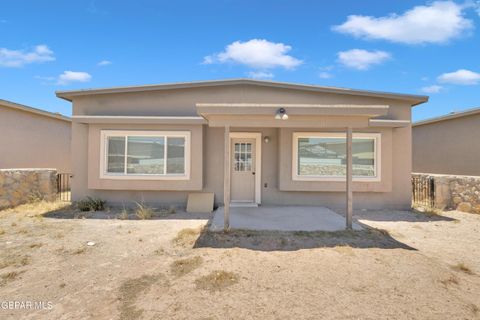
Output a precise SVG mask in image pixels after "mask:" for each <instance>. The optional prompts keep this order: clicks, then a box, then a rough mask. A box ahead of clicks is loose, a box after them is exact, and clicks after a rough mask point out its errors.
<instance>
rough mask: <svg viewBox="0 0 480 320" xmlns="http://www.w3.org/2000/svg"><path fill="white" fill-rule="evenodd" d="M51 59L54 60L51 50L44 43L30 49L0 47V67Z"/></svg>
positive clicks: (18, 65) (11, 66) (19, 65)
mask: <svg viewBox="0 0 480 320" xmlns="http://www.w3.org/2000/svg"><path fill="white" fill-rule="evenodd" d="M53 60H55V56H54V54H53V51H52V50H50V49H49V48H48V47H47V46H46V45H44V44H42V45H38V46H36V47H35V48H33V50H31V51H24V50H10V49H6V48H0V67H8V68H16V67H23V66H24V65H26V64H30V63H41V62H47V61H53Z"/></svg>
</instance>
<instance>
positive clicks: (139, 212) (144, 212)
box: [135, 202, 155, 220]
mask: <svg viewBox="0 0 480 320" xmlns="http://www.w3.org/2000/svg"><path fill="white" fill-rule="evenodd" d="M135 203H136V204H137V209H136V210H135V215H136V216H137V217H138V218H139V219H142V220H148V219H152V217H153V214H154V213H155V211H154V210H153V208H150V207H149V206H147V205H145V204H144V203H139V202H135Z"/></svg>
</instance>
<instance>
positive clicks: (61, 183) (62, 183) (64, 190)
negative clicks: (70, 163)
mask: <svg viewBox="0 0 480 320" xmlns="http://www.w3.org/2000/svg"><path fill="white" fill-rule="evenodd" d="M70 178H71V175H70V173H57V200H58V201H70V200H71V197H70Z"/></svg>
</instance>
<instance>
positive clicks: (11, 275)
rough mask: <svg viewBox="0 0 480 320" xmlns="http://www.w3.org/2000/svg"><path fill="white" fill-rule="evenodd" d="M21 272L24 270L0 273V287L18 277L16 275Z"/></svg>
mask: <svg viewBox="0 0 480 320" xmlns="http://www.w3.org/2000/svg"><path fill="white" fill-rule="evenodd" d="M23 272H25V271H20V272H18V271H12V272H8V273H5V274H2V275H1V276H0V287H3V286H4V285H6V284H7V283H8V282H11V281H13V280H15V279H17V278H18V276H19V275H20V274H22V273H23Z"/></svg>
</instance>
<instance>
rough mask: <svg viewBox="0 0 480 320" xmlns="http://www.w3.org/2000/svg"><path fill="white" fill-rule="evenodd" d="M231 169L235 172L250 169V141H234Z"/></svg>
mask: <svg viewBox="0 0 480 320" xmlns="http://www.w3.org/2000/svg"><path fill="white" fill-rule="evenodd" d="M233 169H234V170H235V171H237V172H248V171H252V144H251V143H235V151H234V164H233Z"/></svg>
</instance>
